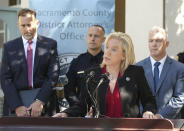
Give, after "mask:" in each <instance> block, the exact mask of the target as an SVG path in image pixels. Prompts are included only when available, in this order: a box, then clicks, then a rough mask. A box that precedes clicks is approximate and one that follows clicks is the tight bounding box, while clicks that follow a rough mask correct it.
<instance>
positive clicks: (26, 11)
mask: <svg viewBox="0 0 184 131" xmlns="http://www.w3.org/2000/svg"><path fill="white" fill-rule="evenodd" d="M27 14H31V15H34V17H35V18H36V12H35V11H34V10H31V9H28V8H23V9H21V10H20V11H19V13H18V18H19V17H20V16H26V15H27Z"/></svg>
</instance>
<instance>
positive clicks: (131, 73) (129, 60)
mask: <svg viewBox="0 0 184 131" xmlns="http://www.w3.org/2000/svg"><path fill="white" fill-rule="evenodd" d="M134 64H135V54H134V47H133V43H132V40H131V38H130V37H129V35H127V34H125V33H121V32H114V33H111V34H109V35H108V36H107V39H106V41H105V46H104V56H103V62H102V64H101V65H100V66H98V67H93V68H91V69H88V70H87V71H85V74H86V77H85V78H84V79H85V82H84V83H85V84H84V88H83V89H81V95H80V102H79V103H78V104H76V105H74V106H72V107H70V108H68V109H66V110H65V111H63V112H61V113H58V114H56V115H54V117H83V116H86V117H96V118H98V117H110V118H111V117H112V118H120V117H129V118H133V117H134V118H135V117H143V118H154V113H155V111H156V104H155V99H154V97H153V95H152V93H151V91H150V88H149V86H148V83H147V81H146V78H145V76H144V70H143V68H142V67H140V66H136V65H134ZM140 103H141V104H142V107H143V111H142V112H141V111H140V109H139V105H140ZM141 114H142V115H141Z"/></svg>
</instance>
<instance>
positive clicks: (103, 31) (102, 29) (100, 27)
mask: <svg viewBox="0 0 184 131" xmlns="http://www.w3.org/2000/svg"><path fill="white" fill-rule="evenodd" d="M92 26H95V27H100V28H101V29H102V31H103V32H104V34H105V29H104V28H103V26H101V25H92Z"/></svg>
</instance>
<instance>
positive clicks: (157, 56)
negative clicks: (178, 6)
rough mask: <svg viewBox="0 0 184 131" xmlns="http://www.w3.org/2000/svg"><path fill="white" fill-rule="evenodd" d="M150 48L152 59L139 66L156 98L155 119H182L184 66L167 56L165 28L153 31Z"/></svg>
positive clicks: (149, 43) (143, 61)
mask: <svg viewBox="0 0 184 131" xmlns="http://www.w3.org/2000/svg"><path fill="white" fill-rule="evenodd" d="M148 46H149V50H150V57H148V58H146V59H144V60H142V61H141V62H138V63H137V65H141V66H143V68H144V71H145V76H146V79H147V81H148V84H149V86H150V88H151V90H152V93H153V95H154V96H155V98H156V103H157V114H156V115H155V117H156V118H169V119H174V118H180V110H181V108H182V107H183V105H184V65H183V64H182V63H179V62H177V61H175V60H174V59H171V58H170V57H169V56H168V55H167V51H166V49H167V47H168V46H169V42H168V40H167V33H166V31H165V30H164V29H163V28H161V27H158V26H155V27H153V28H152V29H151V31H150V33H149V41H148ZM155 63H156V64H157V63H158V65H156V64H155ZM157 73H158V74H157Z"/></svg>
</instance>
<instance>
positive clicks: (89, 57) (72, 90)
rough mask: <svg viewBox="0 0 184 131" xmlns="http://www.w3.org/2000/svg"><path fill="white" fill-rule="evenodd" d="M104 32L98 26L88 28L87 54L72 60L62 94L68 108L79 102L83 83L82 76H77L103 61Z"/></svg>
mask: <svg viewBox="0 0 184 131" xmlns="http://www.w3.org/2000/svg"><path fill="white" fill-rule="evenodd" d="M104 35H105V30H104V28H103V27H102V26H100V25H93V26H91V27H90V28H89V30H88V33H87V37H86V41H87V44H88V49H87V52H86V53H84V54H81V55H79V56H78V57H77V58H75V59H73V60H72V62H71V65H70V67H69V71H68V72H67V74H66V76H67V78H68V83H67V85H65V86H64V94H65V98H66V99H67V101H68V103H69V105H70V106H73V105H74V104H75V103H76V102H78V101H79V99H78V96H79V93H80V89H81V88H82V85H83V84H85V82H84V81H83V79H82V75H81V74H78V72H80V71H84V70H86V69H87V68H89V67H92V66H94V65H99V64H100V63H101V62H102V59H103V51H102V43H103V42H104V40H105V36H104Z"/></svg>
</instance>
